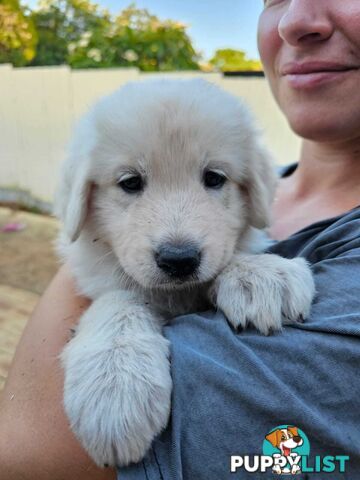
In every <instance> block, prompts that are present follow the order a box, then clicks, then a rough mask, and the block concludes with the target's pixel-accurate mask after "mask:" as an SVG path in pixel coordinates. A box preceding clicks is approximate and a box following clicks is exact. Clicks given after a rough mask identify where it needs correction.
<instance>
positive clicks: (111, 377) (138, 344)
mask: <svg viewBox="0 0 360 480" xmlns="http://www.w3.org/2000/svg"><path fill="white" fill-rule="evenodd" d="M80 333H81V332H80ZM98 337H99V338H98V341H96V339H88V341H87V342H86V341H85V338H84V336H83V335H81V334H80V335H77V336H75V337H74V338H73V339H72V340H71V341H70V342H69V343H68V344H67V346H66V347H65V350H64V351H63V354H62V362H63V366H64V369H65V387H64V404H65V411H66V413H67V415H68V418H69V420H70V426H71V428H72V430H73V432H74V433H75V435H76V437H77V438H78V440H79V441H80V443H81V444H82V445H83V447H84V448H85V450H86V451H87V452H88V454H89V455H90V457H91V458H92V459H93V460H94V461H95V463H96V464H97V465H99V466H100V467H103V466H115V465H118V466H120V465H128V464H129V463H132V462H138V461H140V460H141V459H142V458H143V457H144V456H145V454H146V452H147V450H148V449H149V447H150V445H151V442H152V441H153V439H154V437H155V436H157V435H158V434H159V433H160V432H161V431H162V430H163V429H164V428H165V427H166V425H167V422H168V417H169V412H170V397H171V387H172V383H171V377H170V368H169V360H168V354H169V343H168V341H167V340H166V339H165V338H164V337H163V336H162V335H161V334H160V333H154V332H139V331H136V332H134V331H129V332H122V334H121V335H118V336H115V337H114V338H113V339H112V341H111V342H108V341H107V342H105V343H102V339H101V335H98Z"/></svg>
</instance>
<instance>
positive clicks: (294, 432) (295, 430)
mask: <svg viewBox="0 0 360 480" xmlns="http://www.w3.org/2000/svg"><path fill="white" fill-rule="evenodd" d="M288 430H289V432H291V433H292V434H293V435H294V437H297V436H298V435H299V432H298V429H297V427H290V426H289V427H288Z"/></svg>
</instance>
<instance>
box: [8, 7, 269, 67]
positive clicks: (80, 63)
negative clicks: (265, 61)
mask: <svg viewBox="0 0 360 480" xmlns="http://www.w3.org/2000/svg"><path fill="white" fill-rule="evenodd" d="M19 2H20V0H0V63H3V62H10V63H13V64H14V65H15V66H19V65H26V64H28V65H62V64H67V65H70V66H71V67H72V68H106V67H138V68H140V69H141V70H143V71H170V70H197V69H199V68H200V66H199V63H200V60H201V59H200V56H199V54H198V53H197V52H196V50H195V48H194V46H193V45H192V42H191V39H190V38H189V36H188V33H187V26H186V25H184V24H182V23H180V22H176V21H174V20H160V19H159V18H158V17H157V16H155V15H153V14H151V13H150V12H149V11H148V10H147V9H140V8H137V7H136V5H135V4H131V5H130V6H129V7H127V8H125V9H124V10H123V11H122V12H120V14H119V15H117V16H112V15H111V14H110V13H109V12H108V11H107V10H105V9H101V8H100V7H99V6H98V5H97V4H95V3H93V2H92V0H39V4H38V7H37V8H35V9H33V10H32V11H30V10H29V9H24V8H23V7H21V5H20V3H19ZM202 68H205V67H204V65H202ZM211 68H214V69H216V70H221V71H225V70H227V71H234V70H260V69H261V64H260V62H258V61H254V60H249V59H247V58H246V55H245V53H244V52H242V51H241V50H232V49H225V50H217V51H216V53H215V55H214V57H213V58H212V59H211V61H210V63H208V64H207V65H206V69H207V70H209V69H211Z"/></svg>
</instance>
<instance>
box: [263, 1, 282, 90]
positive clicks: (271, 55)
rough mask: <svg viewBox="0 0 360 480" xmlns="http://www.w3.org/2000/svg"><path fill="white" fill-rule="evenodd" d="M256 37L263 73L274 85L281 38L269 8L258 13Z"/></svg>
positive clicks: (276, 22) (275, 20)
mask: <svg viewBox="0 0 360 480" xmlns="http://www.w3.org/2000/svg"><path fill="white" fill-rule="evenodd" d="M257 39H258V49H259V53H260V58H261V61H262V64H263V67H264V71H265V74H266V76H267V78H268V80H269V82H270V85H271V87H274V85H273V83H274V81H275V76H276V72H277V68H276V65H277V63H278V57H279V54H280V50H281V45H282V40H281V38H280V36H279V31H278V21H277V18H276V16H275V15H274V13H272V12H271V10H264V11H263V12H262V14H261V15H260V18H259V23H258V36H257Z"/></svg>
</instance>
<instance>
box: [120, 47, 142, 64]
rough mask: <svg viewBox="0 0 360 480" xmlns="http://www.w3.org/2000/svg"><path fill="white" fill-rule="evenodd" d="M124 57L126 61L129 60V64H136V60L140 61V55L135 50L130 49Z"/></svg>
mask: <svg viewBox="0 0 360 480" xmlns="http://www.w3.org/2000/svg"><path fill="white" fill-rule="evenodd" d="M122 57H123V58H125V60H127V61H128V62H136V60H138V59H139V55H138V54H137V53H136V52H135V51H134V50H130V49H129V50H126V52H124V54H123V55H122Z"/></svg>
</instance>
